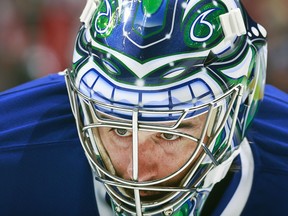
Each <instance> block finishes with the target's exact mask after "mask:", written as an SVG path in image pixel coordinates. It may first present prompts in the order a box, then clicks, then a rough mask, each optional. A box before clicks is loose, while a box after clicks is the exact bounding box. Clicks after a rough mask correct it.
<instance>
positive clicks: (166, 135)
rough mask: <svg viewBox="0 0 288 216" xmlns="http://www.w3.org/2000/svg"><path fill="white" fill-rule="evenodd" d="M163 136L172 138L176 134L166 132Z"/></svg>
mask: <svg viewBox="0 0 288 216" xmlns="http://www.w3.org/2000/svg"><path fill="white" fill-rule="evenodd" d="M163 136H164V137H165V139H168V140H170V139H172V138H173V136H174V135H173V134H166V133H164V134H163Z"/></svg>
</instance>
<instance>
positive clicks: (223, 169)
mask: <svg viewBox="0 0 288 216" xmlns="http://www.w3.org/2000/svg"><path fill="white" fill-rule="evenodd" d="M240 151H241V145H239V147H238V149H236V150H235V151H234V152H233V153H232V154H231V155H230V157H229V158H228V159H226V160H225V161H224V162H222V163H221V164H219V165H218V166H216V167H214V168H213V169H212V170H211V171H210V172H209V173H208V174H207V176H206V178H205V180H204V184H203V186H202V187H203V188H208V187H211V186H213V185H215V184H216V183H218V182H220V181H221V180H222V179H223V178H224V177H225V176H226V174H227V172H228V170H229V168H230V166H231V164H232V162H233V160H234V159H235V158H236V157H237V156H238V155H239V153H240Z"/></svg>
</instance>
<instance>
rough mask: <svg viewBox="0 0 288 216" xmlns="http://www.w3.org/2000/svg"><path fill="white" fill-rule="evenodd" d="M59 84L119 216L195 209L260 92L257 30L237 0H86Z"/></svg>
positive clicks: (261, 46) (261, 32) (232, 151)
mask: <svg viewBox="0 0 288 216" xmlns="http://www.w3.org/2000/svg"><path fill="white" fill-rule="evenodd" d="M80 19H81V21H82V23H83V25H82V26H81V28H80V30H79V33H78V36H77V39H76V43H75V49H74V56H73V67H72V70H71V71H70V70H69V71H67V75H66V83H67V89H68V92H69V98H70V102H71V107H72V111H73V114H74V116H75V119H76V122H77V127H78V132H79V137H80V139H81V142H82V145H83V148H84V150H85V153H86V156H87V158H88V160H89V162H90V165H91V167H92V169H93V172H94V174H95V181H99V182H101V183H103V185H104V187H105V189H106V191H107V193H108V195H109V197H110V198H111V203H112V209H113V211H115V213H116V214H119V215H130V214H137V215H172V214H177V213H179V212H181V213H182V214H184V215H185V214H186V215H187V214H189V213H190V212H194V213H195V214H198V213H200V212H201V207H202V206H203V204H204V202H205V200H206V198H207V196H208V195H209V192H210V191H211V189H212V188H213V186H214V184H215V183H217V182H219V181H221V179H222V178H224V176H225V174H226V172H227V170H228V168H229V166H230V165H231V163H232V161H233V159H234V158H235V156H236V155H237V152H238V151H237V150H238V148H239V145H240V143H241V142H242V140H243V138H244V137H245V131H246V130H247V127H248V126H249V124H250V123H251V121H252V119H253V116H254V114H255V112H256V109H257V105H258V102H259V100H260V99H261V98H262V97H263V88H264V82H265V73H266V56H267V52H266V40H265V37H266V31H265V29H264V28H263V27H262V26H260V25H259V24H257V23H255V22H254V21H253V20H252V19H251V18H250V17H249V16H248V15H247V13H246V11H245V9H244V8H243V6H242V5H241V4H240V2H238V1H237V0H225V1H220V0H219V1H218V0H203V1H181V0H175V1H169V0H167V1H165V0H160V1H159V0H157V1H148V0H147V1H145V0H142V1H137V0H118V1H114V0H113V1H110V0H102V1H93V0H88V1H87V5H86V7H85V9H84V11H83V13H82V15H81V18H80Z"/></svg>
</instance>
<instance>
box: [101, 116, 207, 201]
mask: <svg viewBox="0 0 288 216" xmlns="http://www.w3.org/2000/svg"><path fill="white" fill-rule="evenodd" d="M205 118H206V114H204V115H201V116H199V117H196V118H192V119H188V120H185V121H183V122H182V124H181V125H180V127H179V129H177V130H178V131H180V132H183V133H187V134H190V135H193V136H194V137H196V138H200V136H201V132H202V130H203V127H204V124H205ZM98 130H99V134H100V139H101V141H102V143H103V146H104V148H105V149H106V151H107V154H108V156H109V157H110V159H111V162H112V164H113V166H114V169H115V170H116V173H117V175H118V176H119V177H122V178H124V179H126V180H133V170H132V161H133V160H132V132H131V131H130V130H125V129H115V128H103V127H100V128H98ZM138 134H139V136H138V145H139V146H138V150H139V151H138V152H139V155H138V159H139V162H138V163H139V164H138V166H139V168H138V169H139V175H138V181H140V182H143V181H151V180H157V179H161V178H164V177H167V176H168V175H171V174H172V173H174V172H176V171H177V170H179V169H180V168H181V167H182V166H183V165H184V164H185V163H186V162H187V161H188V160H189V158H190V157H191V155H192V154H193V152H194V151H195V149H196V147H197V143H196V142H194V141H192V140H190V139H187V138H184V137H181V136H177V135H171V134H163V133H159V132H146V131H139V132H138ZM205 140H206V138H205ZM205 140H204V142H205ZM198 155H199V153H198ZM192 165H193V164H191V165H190V166H189V167H188V169H186V170H184V171H183V172H182V173H180V174H179V175H177V176H175V177H173V178H172V179H170V180H168V181H166V182H164V183H162V184H161V185H165V186H176V185H179V182H180V181H181V180H182V179H183V177H184V176H185V175H186V174H187V172H188V170H189V168H190V167H191V166H192ZM151 194H155V192H151V191H150V192H148V191H146V192H144V191H142V192H141V195H142V196H148V195H151Z"/></svg>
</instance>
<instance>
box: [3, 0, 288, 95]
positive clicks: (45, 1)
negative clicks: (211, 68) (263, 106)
mask: <svg viewBox="0 0 288 216" xmlns="http://www.w3.org/2000/svg"><path fill="white" fill-rule="evenodd" d="M242 2H243V4H244V5H245V7H246V8H247V10H248V12H249V13H250V15H251V16H252V17H253V18H254V19H255V20H256V21H257V22H259V23H260V24H262V25H263V26H264V27H265V28H266V29H267V31H268V45H269V46H268V71H267V83H269V84H273V85H274V86H277V87H278V88H280V89H282V90H283V91H286V92H288V78H287V75H288V59H287V57H288V40H287V39H288V13H287V8H288V1H286V0H273V1H271V0H253V1H251V0H250V1H249V0H242ZM85 3H86V0H81V1H80V0H25V1H23V0H0V29H1V31H0V76H1V78H0V91H3V90H6V89H8V88H11V87H13V86H16V85H19V84H21V83H23V82H26V81H29V80H32V79H36V78H38V77H42V76H45V75H47V74H49V73H53V72H59V71H62V70H64V69H65V68H67V67H70V66H71V61H72V54H73V46H74V40H75V38H76V34H77V32H78V29H79V27H80V21H79V16H80V14H81V12H82V9H83V8H84V6H85Z"/></svg>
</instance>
